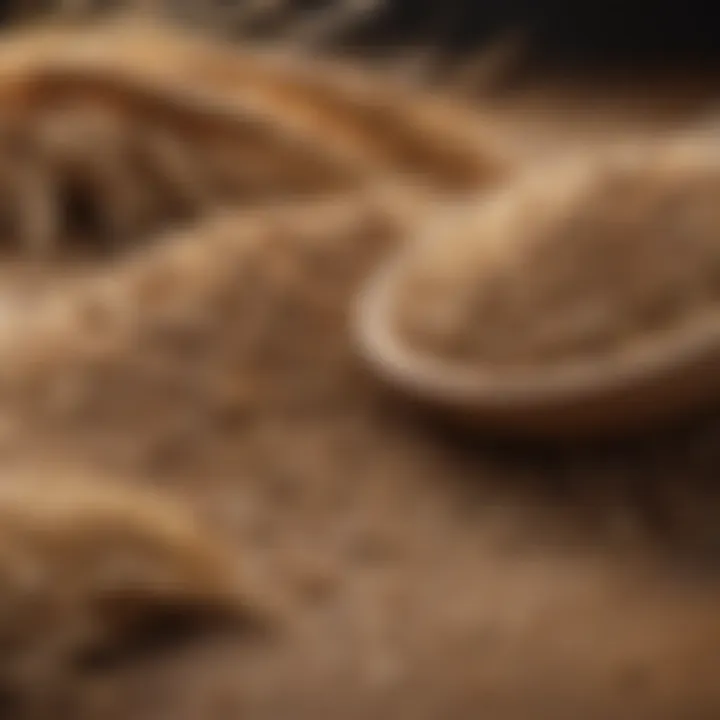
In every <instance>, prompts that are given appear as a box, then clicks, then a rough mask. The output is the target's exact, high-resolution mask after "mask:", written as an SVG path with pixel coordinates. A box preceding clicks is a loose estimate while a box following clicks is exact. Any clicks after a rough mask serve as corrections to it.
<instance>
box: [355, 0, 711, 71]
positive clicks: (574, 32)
mask: <svg viewBox="0 0 720 720" xmlns="http://www.w3.org/2000/svg"><path fill="white" fill-rule="evenodd" d="M389 4H390V10H389V11H388V12H385V13H384V14H383V15H382V16H381V17H379V18H377V19H375V20H374V21H373V22H371V23H369V24H368V25H367V26H366V27H365V28H363V30H362V32H359V33H356V38H362V41H364V42H369V43H386V42H394V41H411V42H412V41H418V40H419V41H422V40H424V39H425V40H428V41H434V42H441V43H442V44H443V45H444V46H446V47H447V48H452V49H454V50H456V51H458V52H465V51H468V50H470V49H480V48H482V47H483V46H484V45H486V44H487V43H489V42H491V41H493V40H494V39H496V38H498V37H499V36H501V35H503V34H504V33H507V32H508V31H513V30H518V29H519V30H522V31H524V32H525V33H526V35H527V40H528V45H529V47H530V48H531V50H532V52H533V53H534V54H535V56H536V57H537V58H538V59H543V60H546V61H550V62H553V61H557V62H564V63H573V62H587V63H596V62H600V63H604V62H619V63H633V62H637V63H646V62H653V63H654V62H659V63H662V62H667V61H670V62H684V61H689V62H692V63H698V62H700V63H702V62H711V61H712V62H715V61H717V60H718V59H720V23H719V22H718V20H717V17H716V16H717V12H716V7H717V6H718V5H719V4H720V3H718V2H717V0H716V1H715V2H711V1H710V0H685V1H684V2H678V1H677V0H655V2H648V1H647V0H604V1H603V0H577V1H576V2H572V0H459V1H458V0H439V1H438V0H390V3H389Z"/></svg>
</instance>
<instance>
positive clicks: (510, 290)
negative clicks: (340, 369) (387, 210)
mask: <svg viewBox="0 0 720 720" xmlns="http://www.w3.org/2000/svg"><path fill="white" fill-rule="evenodd" d="M356 309H357V313H356V318H355V319H356V323H355V330H356V335H357V339H358V341H359V348H360V351H361V353H362V355H363V356H364V358H365V360H366V361H367V362H368V363H369V365H370V367H371V368H372V369H373V370H374V371H375V373H376V374H377V375H379V376H380V377H382V378H383V379H384V380H386V381H387V382H389V383H390V385H391V386H393V387H395V388H397V389H398V390H401V391H402V392H403V393H404V394H406V395H409V396H413V397H415V398H416V399H419V400H421V401H423V402H426V403H429V404H431V405H432V406H434V407H437V408H440V409H443V410H446V411H450V412H451V413H452V414H454V415H455V416H457V417H460V418H462V419H464V420H470V421H472V422H473V423H474V424H477V425H478V426H481V427H485V428H488V429H496V430H501V431H513V432H522V433H529V434H534V435H540V436H542V435H548V436H549V435H562V436H581V435H593V434H598V433H613V432H626V431H628V430H631V429H643V428H647V427H649V426H652V425H655V424H658V423H660V422H664V421H670V420H672V419H676V418H679V417H681V416H683V415H686V414H688V413H690V412H694V411H697V410H699V409H700V408H701V407H702V406H710V405H711V404H712V403H716V404H717V405H719V406H720V147H719V146H717V145H716V144H715V143H713V142H712V140H708V139H707V138H704V139H703V138H701V137H700V135H694V136H689V137H683V138H673V139H668V138H665V139H663V140H652V141H645V142H643V143H641V144H638V143H634V144H630V143H628V144H623V145H616V146H613V147H609V148H604V149H602V150H596V151H594V152H585V153H583V154H575V155H573V157H567V158H563V159H558V160H556V161H554V162H553V163H552V164H550V165H548V164H543V166H542V167H535V168H531V169H529V170H528V171H527V172H526V173H524V174H523V176H521V177H520V178H518V179H516V180H513V181H511V182H510V183H509V184H507V185H506V186H504V187H502V188H498V189H497V190H496V191H494V192H493V193H492V194H491V195H486V196H484V197H483V198H480V199H478V200H477V201H476V202H471V203H468V204H467V205H466V206H465V207H462V208H453V209H452V210H451V211H448V212H447V213H446V214H445V216H444V217H442V218H439V219H438V221H437V222H436V223H435V224H434V225H433V226H432V227H426V228H424V229H423V232H422V233H420V236H419V237H417V238H410V239H409V241H408V242H407V243H406V244H405V245H404V246H403V247H402V249H401V250H400V251H399V252H398V253H397V255H396V256H395V257H393V258H391V259H390V260H388V261H387V262H386V263H384V264H383V266H382V267H381V268H380V269H379V271H378V272H377V274H376V275H375V276H374V277H372V278H371V279H370V280H369V282H368V283H367V285H366V287H365V288H364V289H363V291H362V292H361V294H360V297H359V302H358V305H357V308H356Z"/></svg>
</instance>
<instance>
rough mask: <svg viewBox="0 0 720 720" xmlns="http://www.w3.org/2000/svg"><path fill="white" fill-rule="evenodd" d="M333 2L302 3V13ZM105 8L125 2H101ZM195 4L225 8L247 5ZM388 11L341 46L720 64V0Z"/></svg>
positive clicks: (7, 12) (3, 17)
mask: <svg viewBox="0 0 720 720" xmlns="http://www.w3.org/2000/svg"><path fill="white" fill-rule="evenodd" d="M333 1H334V0H296V5H297V7H298V9H299V11H300V12H302V11H303V10H304V11H306V12H312V10H313V8H318V7H327V5H328V4H331V3H332V2H333ZM96 2H97V4H98V5H99V6H102V7H107V6H117V5H118V4H120V5H122V0H96ZM166 2H168V3H169V4H170V5H173V4H174V3H175V4H179V5H182V4H184V3H188V2H190V3H191V4H192V3H193V2H197V3H199V4H201V5H206V6H208V7H211V8H212V7H213V6H215V7H217V8H218V9H219V10H220V9H222V8H223V7H224V8H228V7H230V6H233V5H234V6H237V5H238V4H241V3H242V0H166ZM386 2H387V6H388V7H387V9H386V10H384V11H382V12H380V13H378V14H375V15H374V16H373V17H372V19H371V20H369V21H368V22H365V23H363V24H361V25H357V26H355V27H353V28H352V31H351V32H348V33H345V34H344V35H343V37H342V39H341V40H342V42H343V43H348V42H349V43H351V44H355V43H357V44H359V45H360V46H363V47H365V48H368V49H371V48H373V47H376V48H382V47H384V46H395V47H397V46H398V45H404V44H408V45H413V44H415V45H417V44H423V45H425V46H428V45H429V44H432V45H433V46H436V47H437V46H440V47H442V48H443V49H445V50H447V51H449V52H451V53H459V54H463V53H467V52H469V51H472V50H482V48H483V47H485V46H486V45H487V44H489V43H491V42H492V41H494V40H496V39H498V38H499V37H502V36H503V35H504V34H505V33H508V32H511V31H516V30H520V31H522V32H523V33H524V35H526V39H527V43H528V48H529V50H530V54H531V56H532V57H534V59H535V60H537V61H544V62H549V63H559V64H565V65H572V64H575V63H580V64H583V63H588V64H598V63H599V64H608V63H616V64H627V63H632V64H635V63H642V64H645V63H648V62H650V63H657V62H660V63H666V62H672V63H684V62H686V61H687V62H691V63H698V62H699V63H710V62H712V63H715V62H717V61H718V60H719V59H720V23H719V22H718V20H717V19H716V15H717V12H716V6H717V5H718V4H719V3H718V0H715V2H711V0H684V1H678V0H655V1H654V2H649V1H648V0H576V1H575V2H573V1H572V0H386ZM48 4H49V5H50V6H52V4H53V0H12V1H9V0H0V22H3V23H4V24H8V22H9V20H10V19H11V17H12V16H13V15H17V14H19V13H22V8H23V7H26V6H43V7H46V6H47V5H48Z"/></svg>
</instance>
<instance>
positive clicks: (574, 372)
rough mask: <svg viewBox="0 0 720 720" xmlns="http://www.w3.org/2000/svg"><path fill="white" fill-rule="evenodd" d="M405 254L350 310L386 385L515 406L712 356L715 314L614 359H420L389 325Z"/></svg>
mask: <svg viewBox="0 0 720 720" xmlns="http://www.w3.org/2000/svg"><path fill="white" fill-rule="evenodd" d="M407 252H408V249H407V248H405V249H403V250H402V251H401V252H400V253H398V255H397V256H395V257H394V258H392V259H390V260H388V261H386V262H385V263H383V265H382V266H381V267H380V269H379V270H378V271H376V273H375V274H374V275H373V276H371V278H370V279H369V280H368V281H367V282H366V284H365V285H364V286H363V287H362V289H361V291H360V293H359V294H358V296H357V298H356V302H355V306H354V308H353V311H354V312H353V326H354V327H353V330H354V335H355V340H356V342H357V344H358V345H359V348H358V350H359V352H360V354H361V355H362V356H363V357H364V359H365V360H366V361H367V362H369V363H370V364H371V365H372V366H373V368H374V369H375V370H376V371H377V372H379V373H380V375H381V376H383V377H384V378H385V379H386V380H388V381H390V382H391V383H393V384H395V385H398V386H400V387H402V388H404V389H406V390H410V391H413V392H414V393H416V394H417V395H420V396H425V397H430V398H434V399H435V400H438V401H441V402H443V403H448V402H451V403H457V404H462V405H476V406H478V407H484V408H493V407H495V408H498V409H503V408H509V409H511V408H513V407H517V408H521V407H522V406H527V405H544V404H557V403H567V402H577V401H582V400H591V399H593V398H597V397H601V396H604V395H615V394H619V393H622V392H628V393H632V392H633V391H634V390H635V389H636V388H638V387H641V386H643V385H646V384H647V383H648V382H650V383H657V382H658V381H662V380H663V379H665V378H667V379H671V378H674V377H677V375H678V373H689V372H692V371H693V369H694V368H696V367H700V366H701V365H707V363H708V360H712V358H713V356H717V362H718V371H719V372H720V308H718V307H716V308H714V311H712V310H711V311H708V312H703V313H702V314H701V315H700V316H699V317H698V318H697V319H695V320H694V321H689V322H687V323H682V325H681V327H676V328H675V329H670V330H668V331H667V332H653V333H648V335H647V336H645V337H642V338H640V339H639V340H638V341H637V342H636V343H633V344H632V346H631V347H630V348H628V349H627V350H624V351H620V352H618V353H609V354H608V355H602V356H598V355H596V356H594V357H589V358H580V359H578V358H573V359H572V360H568V361H559V362H557V363H553V364H551V365H543V366H542V367H539V368H538V369H528V368H515V369H509V370H503V369H502V367H485V368H483V367H482V366H477V365H470V364H469V363H462V362H453V361H449V360H444V359H442V358H441V357H433V356H431V355H429V354H423V353H421V352H418V351H415V350H413V349H412V348H410V347H408V346H407V345H406V344H404V343H403V342H402V339H401V338H400V337H399V334H398V333H397V332H395V331H394V330H393V327H392V322H391V318H392V312H391V309H392V303H393V299H394V298H393V290H394V288H395V287H396V285H395V281H396V279H397V278H398V277H399V276H401V274H402V271H403V269H404V260H405V257H406V254H407Z"/></svg>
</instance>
